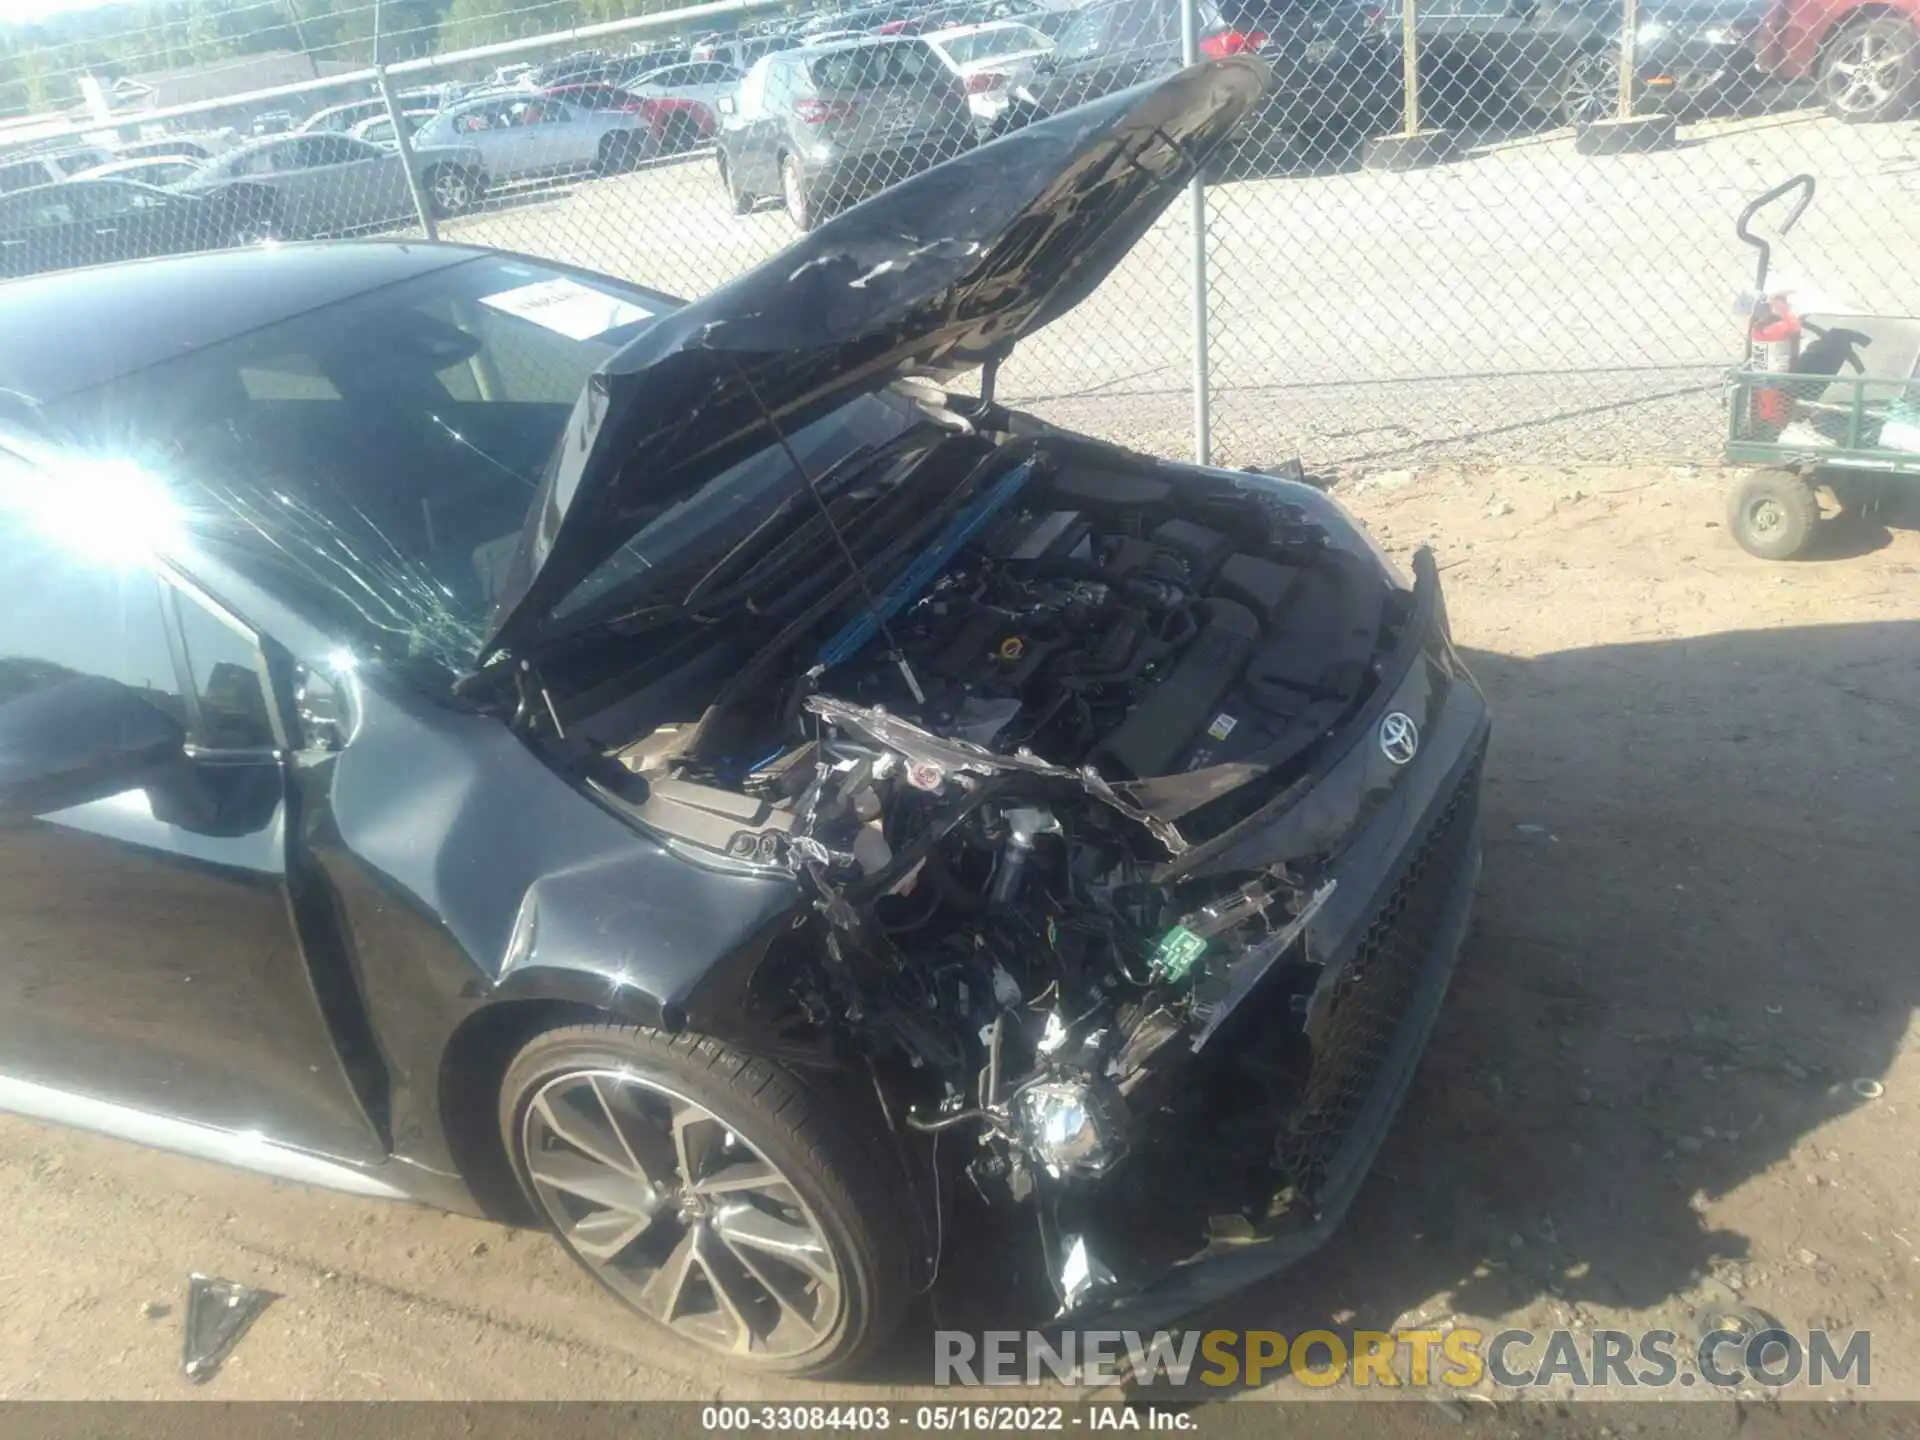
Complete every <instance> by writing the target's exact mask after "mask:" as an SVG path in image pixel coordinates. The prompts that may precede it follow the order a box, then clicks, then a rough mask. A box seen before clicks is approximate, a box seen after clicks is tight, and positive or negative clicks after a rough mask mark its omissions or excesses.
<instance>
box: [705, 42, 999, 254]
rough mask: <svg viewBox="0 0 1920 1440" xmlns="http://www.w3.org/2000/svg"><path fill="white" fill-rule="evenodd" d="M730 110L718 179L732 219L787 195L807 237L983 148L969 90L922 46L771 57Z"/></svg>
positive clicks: (835, 47)
mask: <svg viewBox="0 0 1920 1440" xmlns="http://www.w3.org/2000/svg"><path fill="white" fill-rule="evenodd" d="M720 112H721V122H720V138H719V162H720V180H721V183H722V184H723V185H725V186H726V189H727V197H728V199H729V201H730V202H731V203H732V206H733V213H734V214H736V215H744V214H746V213H747V211H748V210H750V209H752V208H753V206H754V205H755V204H756V203H757V202H758V201H759V200H760V199H761V198H763V197H769V196H773V195H778V196H780V197H781V199H782V200H784V201H785V203H786V207H787V214H788V215H789V216H791V217H792V219H793V223H794V224H795V225H797V226H798V227H799V228H800V229H802V230H810V229H812V228H813V226H814V225H815V224H816V223H818V222H819V221H820V220H821V219H822V218H823V217H825V216H826V215H828V214H830V213H831V212H832V211H833V210H835V209H837V208H839V207H840V206H842V205H845V204H846V203H848V202H850V201H853V200H858V199H860V198H861V197H863V196H866V195H871V194H873V193H874V192H875V191H879V190H884V189H885V188H886V187H887V186H889V185H891V184H893V183H894V182H895V181H896V180H903V179H905V178H906V177H907V176H909V175H913V174H916V173H918V172H919V171H921V170H925V169H927V168H928V167H929V166H932V165H937V164H939V163H940V162H941V161H942V160H947V159H951V158H952V157H953V156H955V155H957V154H959V153H960V152H961V151H963V150H966V149H969V148H971V147H972V145H973V144H974V141H975V131H974V125H973V112H972V110H971V109H969V108H968V105H967V92H966V86H965V85H964V83H963V82H962V81H961V80H960V78H959V77H958V76H957V75H955V74H954V73H953V71H952V70H951V69H949V68H948V67H947V65H946V64H944V63H943V62H942V61H941V60H940V58H939V57H938V56H937V55H935V54H934V52H933V51H932V49H930V48H929V47H928V45H927V43H926V42H925V41H924V40H922V39H920V38H918V37H917V36H889V37H873V38H864V37H863V38H861V39H858V40H841V41H836V42H834V43H832V44H829V45H817V46H808V47H806V48H805V49H801V50H786V51H782V52H780V53H779V54H775V55H769V56H766V57H765V58H763V59H761V60H759V61H757V62H756V63H755V64H754V67H753V68H752V69H751V70H749V71H748V72H747V78H746V79H745V80H743V81H741V82H740V93H739V95H738V96H737V97H735V98H734V99H732V100H731V101H728V100H722V101H721V102H720Z"/></svg>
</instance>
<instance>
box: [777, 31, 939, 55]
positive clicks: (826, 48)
mask: <svg viewBox="0 0 1920 1440" xmlns="http://www.w3.org/2000/svg"><path fill="white" fill-rule="evenodd" d="M925 38H926V37H925V36H923V35H862V36H860V37H859V38H858V39H853V40H829V41H827V43H826V44H824V45H802V46H799V47H798V48H797V49H792V50H777V51H775V52H774V54H773V56H772V57H770V58H774V59H785V58H788V57H791V56H797V57H799V58H801V59H803V60H810V59H812V58H813V57H814V56H816V55H836V54H838V53H839V52H840V51H842V50H859V49H863V48H865V47H866V46H868V45H911V44H915V43H918V42H919V41H922V40H924V39H925Z"/></svg>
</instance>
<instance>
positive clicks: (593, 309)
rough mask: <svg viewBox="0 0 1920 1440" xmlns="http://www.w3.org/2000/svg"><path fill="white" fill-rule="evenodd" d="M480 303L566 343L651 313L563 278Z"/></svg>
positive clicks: (619, 325)
mask: <svg viewBox="0 0 1920 1440" xmlns="http://www.w3.org/2000/svg"><path fill="white" fill-rule="evenodd" d="M480 303H481V304H482V305H491V306H492V307H493V308H494V309H496V310H504V311H505V312H506V313H507V314H509V315H518V316H519V317H520V318H521V319H522V320H531V321H532V322H533V323H534V324H536V325H539V326H542V327H544V328H545V329H548V330H552V331H555V332H557V333H558V334H561V335H564V336H566V337H567V338H568V339H569V340H591V339H592V338H593V337H594V336H596V335H604V334H606V333H607V331H609V330H617V329H619V328H620V327H621V326H622V325H631V324H632V323H633V322H634V321H636V320H647V319H651V318H652V316H653V313H654V312H653V311H651V310H649V309H647V308H646V307H645V306H642V305H636V304H634V303H633V302H632V301H631V300H628V299H626V298H624V297H623V296H619V295H609V294H607V293H606V292H605V291H604V290H595V289H594V288H593V287H592V286H590V285H582V284H581V283H580V282H579V281H578V280H569V279H567V278H565V277H564V276H562V277H560V278H558V279H554V280H541V281H539V282H537V283H536V284H533V285H521V286H518V287H517V288H515V289H512V290H502V291H501V292H500V293H499V294H498V295H483V296H481V297H480Z"/></svg>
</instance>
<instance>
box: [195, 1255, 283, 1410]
mask: <svg viewBox="0 0 1920 1440" xmlns="http://www.w3.org/2000/svg"><path fill="white" fill-rule="evenodd" d="M279 1298H280V1297H279V1296H278V1295H276V1294H274V1293H273V1291H271V1290H259V1289H255V1288H254V1287H253V1286H251V1285H242V1284H241V1283H240V1282H239V1281H237V1280H219V1279H213V1278H210V1277H208V1276H206V1275H201V1274H197V1273H196V1274H192V1275H189V1276H187V1313H186V1319H185V1323H184V1325H183V1327H182V1328H183V1329H184V1330H185V1338H184V1340H183V1342H182V1345H181V1353H180V1363H181V1369H182V1371H183V1372H184V1373H185V1375H186V1377H187V1379H189V1380H191V1381H193V1383H194V1384H196V1385H204V1384H205V1383H206V1382H207V1381H209V1380H211V1379H212V1378H213V1377H214V1373H215V1372H216V1371H218V1370H219V1368H220V1366H221V1363H222V1362H223V1361H224V1360H225V1359H226V1358H227V1356H228V1355H230V1354H232V1353H233V1347H234V1346H235V1345H237V1344H238V1343H239V1341H240V1337H241V1336H242V1335H244V1334H246V1333H247V1329H248V1327H249V1326H251V1325H252V1324H253V1322H254V1321H255V1320H257V1319H259V1317H260V1314H261V1312H262V1311H264V1310H265V1309H266V1308H267V1306H269V1305H271V1304H272V1303H273V1302H274V1301H275V1300H278V1299H279Z"/></svg>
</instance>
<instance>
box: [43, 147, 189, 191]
mask: <svg viewBox="0 0 1920 1440" xmlns="http://www.w3.org/2000/svg"><path fill="white" fill-rule="evenodd" d="M206 163H207V162H206V158H205V157H204V156H201V157H195V156H192V155H151V156H146V157H143V158H140V159H136V160H109V161H108V162H107V163H106V164H105V165H95V166H94V167H93V168H92V169H91V170H82V171H81V172H80V173H79V174H77V175H75V176H74V177H73V179H74V180H132V181H134V182H136V183H138V184H141V185H152V186H154V187H156V188H157V189H161V190H164V189H166V188H167V187H168V186H170V185H178V184H179V183H180V182H181V181H182V180H185V179H187V178H189V177H190V176H193V175H197V174H199V173H200V171H201V170H202V169H204V168H205V167H206ZM68 183H72V182H71V181H69V182H68Z"/></svg>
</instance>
